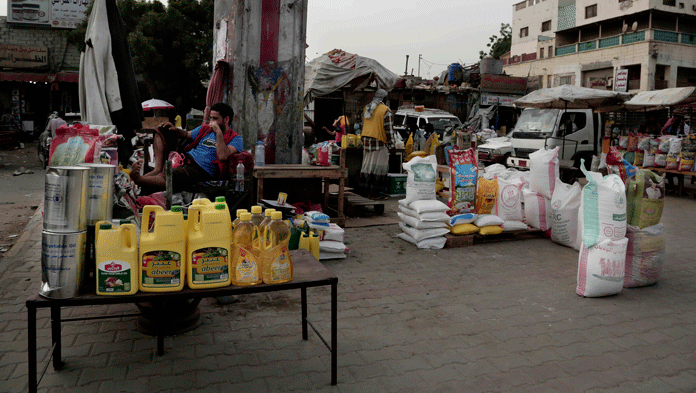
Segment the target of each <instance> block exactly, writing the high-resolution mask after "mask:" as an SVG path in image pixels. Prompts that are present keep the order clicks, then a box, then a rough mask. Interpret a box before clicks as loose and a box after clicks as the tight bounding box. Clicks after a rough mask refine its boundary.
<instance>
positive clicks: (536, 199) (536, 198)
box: [522, 190, 551, 231]
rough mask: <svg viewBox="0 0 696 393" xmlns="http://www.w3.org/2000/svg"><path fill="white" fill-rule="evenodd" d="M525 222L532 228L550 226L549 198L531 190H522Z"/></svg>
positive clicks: (547, 227)
mask: <svg viewBox="0 0 696 393" xmlns="http://www.w3.org/2000/svg"><path fill="white" fill-rule="evenodd" d="M522 195H523V196H524V216H525V222H526V223H527V224H528V225H529V226H530V227H532V228H536V229H541V230H542V231H547V230H549V229H550V228H551V200H550V199H548V198H546V197H545V196H543V195H541V194H540V193H538V192H536V191H532V190H522Z"/></svg>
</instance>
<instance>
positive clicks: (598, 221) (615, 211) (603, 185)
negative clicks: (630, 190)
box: [578, 160, 626, 247]
mask: <svg viewBox="0 0 696 393" xmlns="http://www.w3.org/2000/svg"><path fill="white" fill-rule="evenodd" d="M583 161H584V160H583ZM581 169H582V172H583V173H584V174H585V176H586V178H587V181H588V183H587V185H585V187H584V188H583V189H582V199H581V205H580V211H579V214H578V217H579V218H580V225H581V230H582V242H583V243H584V245H585V247H592V246H594V245H595V244H597V243H600V242H603V241H604V240H614V241H618V240H621V239H623V238H624V237H625V236H626V186H625V185H624V183H623V181H622V180H621V178H620V177H619V176H618V175H607V176H604V177H602V175H601V174H600V173H597V172H588V171H587V170H586V169H585V167H584V164H583V165H582V166H581Z"/></svg>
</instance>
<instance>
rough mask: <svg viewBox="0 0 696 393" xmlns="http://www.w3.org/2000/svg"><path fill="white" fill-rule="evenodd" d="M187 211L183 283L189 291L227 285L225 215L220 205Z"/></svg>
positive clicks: (227, 234)
mask: <svg viewBox="0 0 696 393" xmlns="http://www.w3.org/2000/svg"><path fill="white" fill-rule="evenodd" d="M214 206H215V207H214V208H213V209H208V208H204V209H191V210H190V215H189V221H191V224H190V225H189V231H188V233H187V243H186V249H187V253H186V280H187V282H188V286H189V288H191V289H202V288H217V287H225V286H228V285H230V283H231V282H232V279H231V277H230V259H229V255H230V241H231V240H230V239H231V236H232V233H231V230H230V224H229V221H228V220H229V213H228V212H226V211H225V207H226V205H225V204H224V203H216V204H215V205H214Z"/></svg>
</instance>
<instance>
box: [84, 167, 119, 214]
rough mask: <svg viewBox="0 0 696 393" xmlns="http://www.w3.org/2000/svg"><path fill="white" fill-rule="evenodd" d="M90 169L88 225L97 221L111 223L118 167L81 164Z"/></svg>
mask: <svg viewBox="0 0 696 393" xmlns="http://www.w3.org/2000/svg"><path fill="white" fill-rule="evenodd" d="M79 166H81V167H86V168H89V183H88V185H87V199H88V201H87V225H94V224H96V223H97V221H111V215H112V213H113V210H114V177H115V176H116V167H115V166H113V165H111V164H91V163H87V164H79Z"/></svg>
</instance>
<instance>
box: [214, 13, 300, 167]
mask: <svg viewBox="0 0 696 393" xmlns="http://www.w3.org/2000/svg"><path fill="white" fill-rule="evenodd" d="M214 23H215V25H214V36H215V37H214V41H213V42H214V45H215V48H216V50H215V52H216V57H219V58H222V59H224V60H227V61H228V63H229V64H230V67H231V70H232V75H231V77H230V83H229V84H228V89H227V94H226V102H227V103H229V104H230V105H231V106H232V108H233V109H234V111H235V118H234V121H233V124H234V127H235V131H237V133H239V134H240V135H242V137H243V138H244V148H245V149H250V148H252V147H253V146H254V145H255V144H256V142H257V141H258V140H260V141H263V142H264V144H265V146H266V163H278V164H281V163H282V164H295V163H299V162H300V160H301V155H302V124H303V121H302V106H303V105H302V100H303V94H304V58H305V42H306V28H307V0H215V21H214ZM219 47H222V48H225V51H226V53H222V54H220V53H218V52H219V50H218V48H219Z"/></svg>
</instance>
